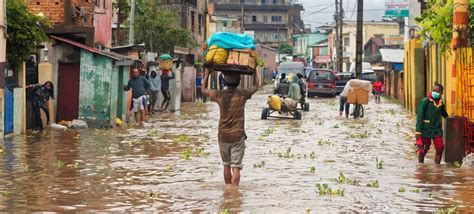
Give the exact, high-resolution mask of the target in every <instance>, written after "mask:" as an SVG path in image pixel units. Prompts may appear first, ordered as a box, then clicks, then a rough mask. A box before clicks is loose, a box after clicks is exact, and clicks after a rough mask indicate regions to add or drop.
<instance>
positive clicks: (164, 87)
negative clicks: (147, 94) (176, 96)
mask: <svg viewBox="0 0 474 214" xmlns="http://www.w3.org/2000/svg"><path fill="white" fill-rule="evenodd" d="M169 73H170V71H169V70H163V71H162V74H161V93H162V94H163V98H164V99H163V102H162V103H161V111H162V112H167V111H168V106H169V105H170V101H171V93H170V80H172V79H174V78H175V75H174V73H173V72H171V76H169Z"/></svg>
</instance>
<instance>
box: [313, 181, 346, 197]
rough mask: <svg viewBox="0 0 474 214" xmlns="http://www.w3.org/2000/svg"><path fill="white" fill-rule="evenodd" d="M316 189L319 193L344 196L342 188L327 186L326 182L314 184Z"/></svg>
mask: <svg viewBox="0 0 474 214" xmlns="http://www.w3.org/2000/svg"><path fill="white" fill-rule="evenodd" d="M316 189H317V190H318V193H319V195H336V196H344V192H345V190H344V189H341V188H337V189H333V188H331V187H329V185H328V184H320V183H317V184H316Z"/></svg>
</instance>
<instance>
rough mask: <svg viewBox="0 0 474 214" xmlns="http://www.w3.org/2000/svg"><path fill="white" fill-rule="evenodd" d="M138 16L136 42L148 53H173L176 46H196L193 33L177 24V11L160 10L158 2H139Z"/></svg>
mask: <svg viewBox="0 0 474 214" xmlns="http://www.w3.org/2000/svg"><path fill="white" fill-rule="evenodd" d="M136 14H137V17H136V21H135V23H136V26H135V28H136V29H135V32H136V40H137V42H144V43H145V44H146V45H145V47H146V49H147V50H148V51H152V52H158V53H172V52H173V50H174V47H175V46H186V47H187V46H190V45H195V42H194V40H193V39H192V37H191V32H189V31H188V30H187V29H183V28H180V27H179V24H177V18H176V11H171V10H168V9H160V8H159V7H158V4H157V1H155V0H142V1H139V2H137V11H136Z"/></svg>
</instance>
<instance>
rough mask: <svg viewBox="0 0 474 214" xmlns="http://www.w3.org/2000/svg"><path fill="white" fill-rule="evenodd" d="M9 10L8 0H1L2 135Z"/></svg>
mask: <svg viewBox="0 0 474 214" xmlns="http://www.w3.org/2000/svg"><path fill="white" fill-rule="evenodd" d="M6 19H7V10H6V0H0V136H3V133H5V131H4V121H5V120H4V116H5V114H4V112H5V111H4V107H5V104H4V89H5V64H6V61H7V51H6V50H7V37H6V36H7V31H6V30H7V26H6Z"/></svg>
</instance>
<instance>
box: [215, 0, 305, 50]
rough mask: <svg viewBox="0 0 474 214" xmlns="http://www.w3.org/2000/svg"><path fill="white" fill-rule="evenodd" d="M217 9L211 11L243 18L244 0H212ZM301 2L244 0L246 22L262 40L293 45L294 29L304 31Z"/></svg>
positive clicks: (224, 15) (271, 44)
mask: <svg viewBox="0 0 474 214" xmlns="http://www.w3.org/2000/svg"><path fill="white" fill-rule="evenodd" d="M210 4H212V7H213V11H211V10H209V11H210V12H214V13H213V14H211V15H215V16H220V17H221V16H223V17H229V18H235V19H238V20H242V19H241V3H240V0H212V1H210ZM302 10H303V7H302V6H301V5H297V4H293V3H292V1H288V0H259V1H256V0H253V1H245V2H244V18H243V22H244V23H243V26H244V30H245V31H253V34H254V38H255V39H256V40H257V41H259V42H260V43H261V44H263V45H266V46H269V47H272V48H278V46H279V43H280V44H281V43H288V44H290V45H293V42H292V36H293V34H294V32H300V33H301V32H304V28H305V27H304V25H303V24H302V20H301V16H300V13H301V11H302Z"/></svg>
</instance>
